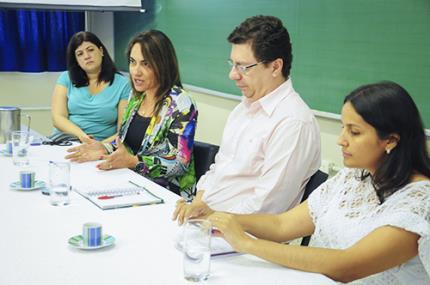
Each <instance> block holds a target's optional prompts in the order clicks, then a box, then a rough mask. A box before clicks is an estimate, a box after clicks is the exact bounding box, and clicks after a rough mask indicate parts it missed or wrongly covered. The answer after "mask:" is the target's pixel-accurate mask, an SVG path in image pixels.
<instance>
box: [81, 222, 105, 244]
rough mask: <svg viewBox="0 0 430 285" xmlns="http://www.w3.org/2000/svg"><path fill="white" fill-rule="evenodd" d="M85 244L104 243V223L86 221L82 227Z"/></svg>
mask: <svg viewBox="0 0 430 285" xmlns="http://www.w3.org/2000/svg"><path fill="white" fill-rule="evenodd" d="M82 237H83V242H84V244H83V245H84V246H87V247H95V246H100V245H102V225H101V224H99V223H85V224H84V225H83V228H82Z"/></svg>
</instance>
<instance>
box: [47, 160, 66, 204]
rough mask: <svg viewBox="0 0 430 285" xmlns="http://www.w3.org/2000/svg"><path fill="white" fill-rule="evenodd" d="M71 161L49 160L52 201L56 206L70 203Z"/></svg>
mask: <svg viewBox="0 0 430 285" xmlns="http://www.w3.org/2000/svg"><path fill="white" fill-rule="evenodd" d="M69 192H70V163H69V162H55V161H50V162H49V194H50V203H51V205H54V206H65V205H68V204H69V203H70V198H69Z"/></svg>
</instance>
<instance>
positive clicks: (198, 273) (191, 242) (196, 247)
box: [183, 219, 212, 282]
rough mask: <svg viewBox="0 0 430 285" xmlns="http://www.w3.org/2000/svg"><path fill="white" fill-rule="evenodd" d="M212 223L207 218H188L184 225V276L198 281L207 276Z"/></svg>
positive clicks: (189, 279)
mask: <svg viewBox="0 0 430 285" xmlns="http://www.w3.org/2000/svg"><path fill="white" fill-rule="evenodd" d="M211 231H212V225H211V223H210V222H209V221H207V220H200V219H195V220H188V221H187V222H186V223H185V225H184V241H183V253H184V277H185V279H186V280H188V281H194V282H200V281H202V280H206V279H207V278H208V277H209V272H210V258H211Z"/></svg>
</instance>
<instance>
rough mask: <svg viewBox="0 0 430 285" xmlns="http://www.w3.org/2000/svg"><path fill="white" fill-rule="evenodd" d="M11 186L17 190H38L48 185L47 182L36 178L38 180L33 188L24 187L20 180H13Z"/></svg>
mask: <svg viewBox="0 0 430 285" xmlns="http://www.w3.org/2000/svg"><path fill="white" fill-rule="evenodd" d="M9 187H10V189H12V190H16V191H33V190H38V189H40V188H44V187H46V184H45V182H43V181H40V180H36V181H34V187H31V188H23V187H21V182H19V181H15V182H12V183H11V184H10V185H9Z"/></svg>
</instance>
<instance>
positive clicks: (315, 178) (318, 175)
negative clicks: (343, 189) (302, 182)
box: [302, 170, 328, 202]
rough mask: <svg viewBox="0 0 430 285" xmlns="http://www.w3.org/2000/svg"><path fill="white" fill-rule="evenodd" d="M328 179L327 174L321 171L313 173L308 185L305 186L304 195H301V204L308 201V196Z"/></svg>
mask: <svg viewBox="0 0 430 285" xmlns="http://www.w3.org/2000/svg"><path fill="white" fill-rule="evenodd" d="M327 178H328V174H327V173H325V172H323V171H321V170H317V172H315V173H314V174H313V175H312V176H311V178H310V179H309V181H308V183H307V184H306V187H305V193H303V197H302V202H304V201H306V199H308V197H309V195H311V193H312V192H313V191H314V190H315V189H317V188H318V186H320V185H321V184H323V183H324V182H325V181H326V180H327Z"/></svg>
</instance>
